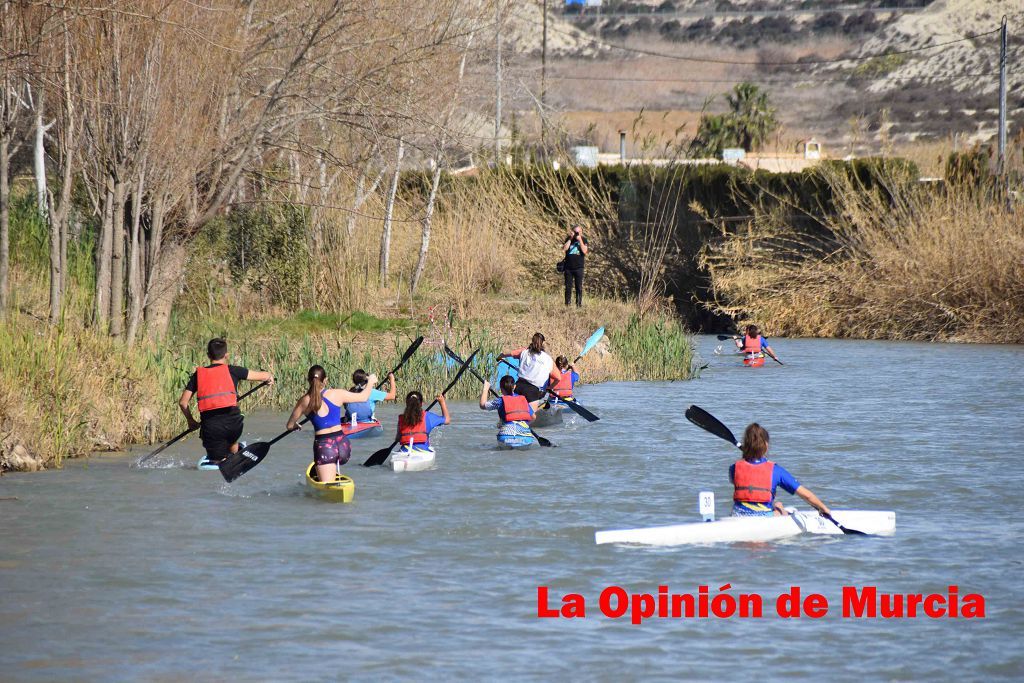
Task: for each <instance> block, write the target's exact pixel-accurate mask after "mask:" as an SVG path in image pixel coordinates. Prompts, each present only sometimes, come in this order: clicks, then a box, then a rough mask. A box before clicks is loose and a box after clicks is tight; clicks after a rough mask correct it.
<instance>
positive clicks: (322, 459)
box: [287, 365, 377, 483]
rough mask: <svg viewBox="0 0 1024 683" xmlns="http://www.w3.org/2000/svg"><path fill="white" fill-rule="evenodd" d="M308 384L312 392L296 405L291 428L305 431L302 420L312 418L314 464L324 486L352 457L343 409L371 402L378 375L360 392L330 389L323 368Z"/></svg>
mask: <svg viewBox="0 0 1024 683" xmlns="http://www.w3.org/2000/svg"><path fill="white" fill-rule="evenodd" d="M306 381H307V382H309V389H307V391H306V393H304V394H303V395H302V396H301V397H299V400H298V401H296V402H295V408H293V409H292V414H291V415H290V416H289V417H288V424H287V428H288V429H293V430H294V429H302V427H301V426H300V425H299V419H300V418H301V417H302V416H303V415H308V416H309V421H310V422H312V423H313V462H314V463H316V473H317V478H318V479H319V480H320V481H322V482H324V483H327V482H332V481H334V479H335V476H336V475H337V473H338V467H340V466H341V465H344V464H345V463H347V462H348V459H349V458H350V457H352V445H351V444H350V443H349V441H348V438H346V436H345V433H344V432H343V431H342V429H341V406H342V405H343V404H345V403H348V402H356V401H366V400H367V399H369V398H370V393H371V392H372V391H373V387H375V386H376V385H377V375H368V376H367V378H366V386H365V387H364V388H363V390H362V391H360V392H358V393H357V392H352V391H346V390H344V389H330V388H328V386H327V372H326V371H325V370H324V369H323V366H320V365H314V366H313V367H311V368H310V369H309V372H308V373H306Z"/></svg>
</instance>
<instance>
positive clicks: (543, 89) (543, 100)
mask: <svg viewBox="0 0 1024 683" xmlns="http://www.w3.org/2000/svg"><path fill="white" fill-rule="evenodd" d="M543 12H544V17H543V18H542V19H541V25H542V26H543V27H544V28H543V37H542V38H541V43H540V146H541V148H542V149H543V148H544V146H545V145H544V132H545V131H544V129H545V127H546V126H545V118H546V114H545V112H546V110H547V97H546V96H547V91H548V0H544V7H543Z"/></svg>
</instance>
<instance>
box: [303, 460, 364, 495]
mask: <svg viewBox="0 0 1024 683" xmlns="http://www.w3.org/2000/svg"><path fill="white" fill-rule="evenodd" d="M306 485H307V486H309V487H310V488H311V489H312V490H313V493H314V494H315V495H316V496H317V497H319V498H323V499H324V500H327V501H330V502H332V503H351V502H352V497H353V496H354V495H355V494H356V483H355V482H354V481H352V479H351V478H349V477H346V476H345V475H344V474H341V473H338V475H337V478H336V479H335V480H334V481H332V482H331V483H329V484H323V483H321V482H320V480H319V479H317V476H316V463H312V462H311V463H309V467H307V468H306Z"/></svg>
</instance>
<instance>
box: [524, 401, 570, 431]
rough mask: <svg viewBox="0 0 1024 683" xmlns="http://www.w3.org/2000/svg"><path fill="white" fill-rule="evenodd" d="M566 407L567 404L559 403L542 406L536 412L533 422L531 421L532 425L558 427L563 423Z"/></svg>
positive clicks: (541, 427)
mask: <svg viewBox="0 0 1024 683" xmlns="http://www.w3.org/2000/svg"><path fill="white" fill-rule="evenodd" d="M565 409H566V408H565V406H560V405H558V404H554V405H551V406H549V407H547V408H541V409H540V410H538V411H537V412H536V413H535V414H534V416H533V422H531V423H530V426H531V427H533V428H534V429H543V428H544V427H556V426H558V425H560V424H562V411H563V410H565Z"/></svg>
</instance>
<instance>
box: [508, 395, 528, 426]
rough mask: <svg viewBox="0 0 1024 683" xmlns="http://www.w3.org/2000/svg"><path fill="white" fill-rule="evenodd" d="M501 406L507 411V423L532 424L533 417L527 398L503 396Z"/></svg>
mask: <svg viewBox="0 0 1024 683" xmlns="http://www.w3.org/2000/svg"><path fill="white" fill-rule="evenodd" d="M501 405H502V408H504V410H505V422H530V421H531V420H533V416H532V415H530V402H529V401H527V400H526V397H525V396H520V395H519V394H512V395H511V396H502V397H501Z"/></svg>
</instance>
